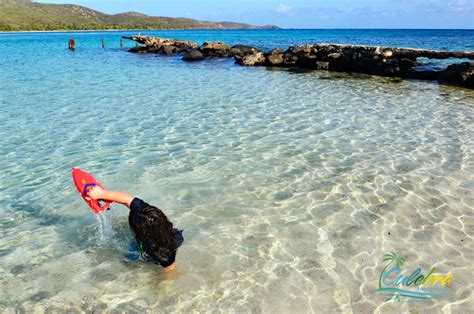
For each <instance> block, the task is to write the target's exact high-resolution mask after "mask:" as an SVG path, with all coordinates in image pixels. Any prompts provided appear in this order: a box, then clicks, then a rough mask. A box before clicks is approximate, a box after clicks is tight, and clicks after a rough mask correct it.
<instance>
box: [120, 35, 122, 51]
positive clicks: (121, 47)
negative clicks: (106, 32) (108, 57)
mask: <svg viewBox="0 0 474 314" xmlns="http://www.w3.org/2000/svg"><path fill="white" fill-rule="evenodd" d="M120 48H123V38H122V36H120Z"/></svg>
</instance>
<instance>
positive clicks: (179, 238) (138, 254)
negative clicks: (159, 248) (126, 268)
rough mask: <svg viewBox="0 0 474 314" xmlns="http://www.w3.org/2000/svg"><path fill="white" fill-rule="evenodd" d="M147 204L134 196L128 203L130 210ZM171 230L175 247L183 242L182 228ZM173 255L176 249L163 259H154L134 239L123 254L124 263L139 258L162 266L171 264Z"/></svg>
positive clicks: (138, 209)
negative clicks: (174, 238)
mask: <svg viewBox="0 0 474 314" xmlns="http://www.w3.org/2000/svg"><path fill="white" fill-rule="evenodd" d="M149 206H150V205H148V204H147V203H145V202H144V201H143V200H141V199H139V198H137V197H135V198H134V199H133V201H132V203H131V204H130V210H131V211H140V210H142V209H143V208H146V207H149ZM173 231H174V233H175V237H176V248H178V247H179V246H181V244H183V242H184V238H183V230H182V229H173ZM175 257H176V251H175V252H174V254H172V255H171V256H170V257H169V258H167V259H163V260H161V259H160V260H157V259H154V258H153V257H151V256H150V255H148V254H147V253H146V252H144V251H141V250H140V249H139V248H138V245H137V243H136V241H134V240H132V241H131V243H130V249H129V252H127V253H125V254H124V261H125V262H126V263H128V262H132V261H136V260H140V261H146V262H151V263H155V264H159V265H161V266H163V267H168V266H170V265H172V264H173V263H174V262H175Z"/></svg>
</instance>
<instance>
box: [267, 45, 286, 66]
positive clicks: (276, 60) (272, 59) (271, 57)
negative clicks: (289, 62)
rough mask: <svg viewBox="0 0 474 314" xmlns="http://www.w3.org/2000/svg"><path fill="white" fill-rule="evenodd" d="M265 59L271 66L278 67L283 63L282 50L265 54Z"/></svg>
mask: <svg viewBox="0 0 474 314" xmlns="http://www.w3.org/2000/svg"><path fill="white" fill-rule="evenodd" d="M265 58H266V62H267V63H268V64H269V65H273V66H278V65H280V64H282V63H283V51H282V50H281V49H280V48H276V49H273V50H270V51H269V52H268V53H266V54H265Z"/></svg>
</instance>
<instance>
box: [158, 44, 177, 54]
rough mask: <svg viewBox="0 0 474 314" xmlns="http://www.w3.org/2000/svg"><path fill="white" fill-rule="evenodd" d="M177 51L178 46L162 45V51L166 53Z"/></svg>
mask: <svg viewBox="0 0 474 314" xmlns="http://www.w3.org/2000/svg"><path fill="white" fill-rule="evenodd" d="M174 52H176V47H175V46H171V45H166V46H162V47H161V53H162V54H165V55H170V54H172V53H174Z"/></svg>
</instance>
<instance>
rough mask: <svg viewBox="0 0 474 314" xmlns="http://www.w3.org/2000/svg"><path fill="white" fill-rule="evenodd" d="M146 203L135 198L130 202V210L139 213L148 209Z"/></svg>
mask: <svg viewBox="0 0 474 314" xmlns="http://www.w3.org/2000/svg"><path fill="white" fill-rule="evenodd" d="M149 206H150V205H148V203H145V202H144V201H143V200H142V199H139V198H138V197H135V198H134V199H133V200H132V202H131V203H130V210H132V211H140V210H142V209H143V208H146V207H149Z"/></svg>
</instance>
